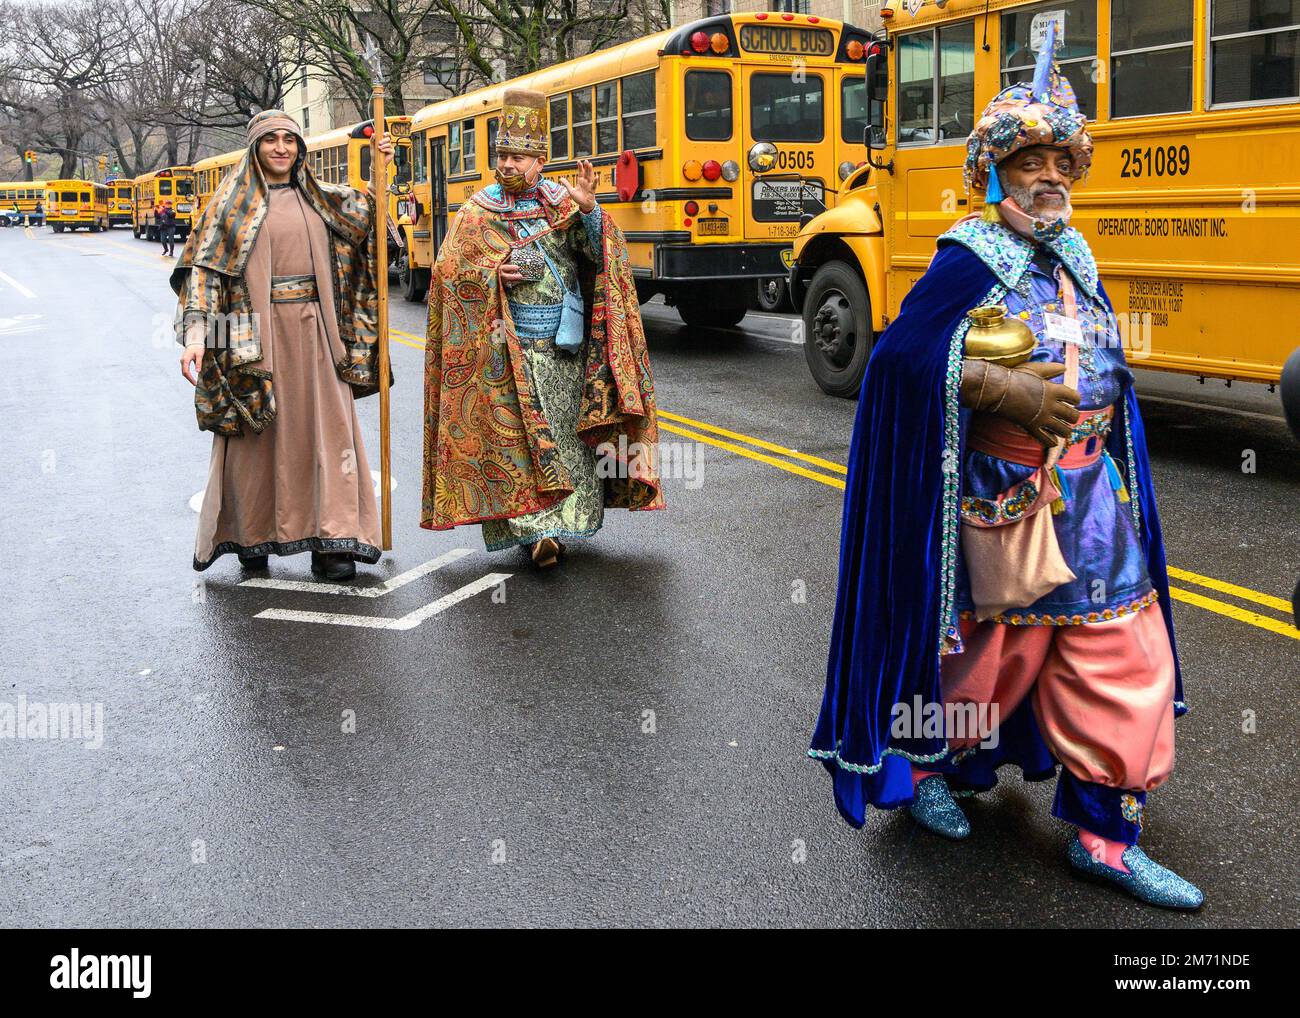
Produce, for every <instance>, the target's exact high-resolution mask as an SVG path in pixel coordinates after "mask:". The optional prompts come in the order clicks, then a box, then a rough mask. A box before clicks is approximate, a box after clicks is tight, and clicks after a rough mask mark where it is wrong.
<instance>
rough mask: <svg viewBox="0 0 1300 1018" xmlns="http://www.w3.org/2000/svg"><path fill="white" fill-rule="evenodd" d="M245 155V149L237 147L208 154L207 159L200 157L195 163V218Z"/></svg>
mask: <svg viewBox="0 0 1300 1018" xmlns="http://www.w3.org/2000/svg"><path fill="white" fill-rule="evenodd" d="M243 156H244V149H242V148H237V149H235V150H234V151H233V152H222V153H221V154H220V155H215V156H208V157H207V158H206V159H200V160H199V161H198V162H197V163H195V164H194V205H195V207H194V215H195V218H197V217H198V216H199V215H200V214H201V213H202V212H203V210H204V209H205V208H207V207H208V202H210V201H211V200H212V194H213V192H215V191H216V189H217V187H218V185H219V184H220V183H221V182H222V181H223V180H225V179H226V174H227V173H229V172H230V169H231V167H232V166H234V165H235V164H237V163H238V162H239V160H240V159H242V158H243Z"/></svg>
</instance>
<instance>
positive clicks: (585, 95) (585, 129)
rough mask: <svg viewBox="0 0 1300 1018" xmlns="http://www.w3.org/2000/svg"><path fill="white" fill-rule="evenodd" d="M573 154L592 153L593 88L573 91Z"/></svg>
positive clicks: (584, 154) (583, 154)
mask: <svg viewBox="0 0 1300 1018" xmlns="http://www.w3.org/2000/svg"><path fill="white" fill-rule="evenodd" d="M573 155H574V157H575V158H576V157H577V156H589V155H591V89H589V88H584V89H581V90H580V91H577V92H574V93H573Z"/></svg>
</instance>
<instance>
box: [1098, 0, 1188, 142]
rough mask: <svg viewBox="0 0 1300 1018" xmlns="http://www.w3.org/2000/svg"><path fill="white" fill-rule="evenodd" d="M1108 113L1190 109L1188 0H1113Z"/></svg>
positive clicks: (1142, 112) (1135, 113)
mask: <svg viewBox="0 0 1300 1018" xmlns="http://www.w3.org/2000/svg"><path fill="white" fill-rule="evenodd" d="M1110 56H1111V61H1110V81H1111V86H1110V115H1111V116H1112V117H1135V116H1141V115H1145V114H1150V113H1181V112H1186V111H1187V110H1190V109H1191V108H1192V0H1155V2H1152V0H1112V4H1111V8H1110Z"/></svg>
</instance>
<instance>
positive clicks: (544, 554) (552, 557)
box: [532, 537, 560, 569]
mask: <svg viewBox="0 0 1300 1018" xmlns="http://www.w3.org/2000/svg"><path fill="white" fill-rule="evenodd" d="M532 555H533V565H535V566H537V568H538V569H550V568H551V566H553V565H555V563H556V562H558V561H559V559H560V542H559V541H557V540H556V539H555V538H553V537H543V538H542V539H541V540H540V541H538V542H537V543H536V544H535V545H533V551H532Z"/></svg>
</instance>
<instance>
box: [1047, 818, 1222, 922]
mask: <svg viewBox="0 0 1300 1018" xmlns="http://www.w3.org/2000/svg"><path fill="white" fill-rule="evenodd" d="M1120 858H1121V859H1122V860H1123V861H1124V865H1125V866H1127V867H1128V869H1129V871H1128V872H1127V873H1123V872H1121V871H1120V870H1117V869H1115V868H1114V867H1113V866H1107V865H1106V864H1105V863H1103V862H1097V861H1096V860H1095V859H1093V857H1092V856H1091V854H1089V852H1088V850H1087V849H1086V848H1084V847H1083V842H1081V841H1080V840H1079V836H1078V835H1077V834H1076V835H1075V836H1074V838H1073V839H1072V840H1071V841H1070V851H1069V859H1070V865H1071V866H1073V867H1074V868H1075V869H1076V870H1078V871H1079V872H1080V873H1082V874H1084V875H1085V876H1089V877H1093V878H1094V879H1097V880H1105V881H1107V882H1109V883H1112V884H1115V885H1116V886H1117V887H1122V888H1123V889H1124V890H1126V891H1128V893H1129V894H1131V895H1133V897H1135V898H1137V899H1138V900H1139V901H1145V902H1146V903H1147V904H1148V905H1159V906H1160V907H1161V908H1185V909H1193V908H1200V907H1201V903H1202V902H1204V901H1205V895H1204V894H1202V893H1201V889H1200V888H1199V887H1197V886H1196V885H1195V884H1191V883H1188V882H1187V881H1186V880H1184V879H1183V878H1182V877H1180V876H1179V875H1178V874H1177V873H1175V872H1174V871H1173V870H1171V869H1166V868H1165V867H1164V866H1161V865H1160V864H1159V863H1158V862H1153V861H1152V860H1151V859H1149V858H1148V857H1147V854H1146V853H1145V852H1143V851H1142V849H1140V848H1138V847H1137V845H1130V846H1129V847H1128V848H1126V849H1124V854H1123V855H1121V856H1120Z"/></svg>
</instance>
